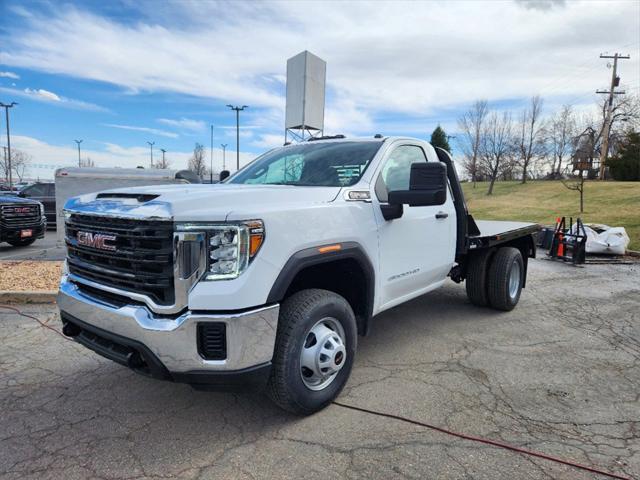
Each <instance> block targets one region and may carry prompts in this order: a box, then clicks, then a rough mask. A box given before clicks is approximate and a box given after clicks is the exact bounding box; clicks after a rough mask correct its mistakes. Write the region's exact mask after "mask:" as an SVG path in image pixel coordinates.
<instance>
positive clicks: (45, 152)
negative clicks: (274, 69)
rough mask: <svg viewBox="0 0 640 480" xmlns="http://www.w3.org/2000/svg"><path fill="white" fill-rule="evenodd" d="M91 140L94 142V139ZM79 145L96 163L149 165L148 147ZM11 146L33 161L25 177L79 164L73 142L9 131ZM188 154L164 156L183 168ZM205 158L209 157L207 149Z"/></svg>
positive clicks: (232, 160) (218, 162)
mask: <svg viewBox="0 0 640 480" xmlns="http://www.w3.org/2000/svg"><path fill="white" fill-rule="evenodd" d="M93 143H94V144H95V142H93ZM82 145H83V148H82V158H83V159H86V158H91V160H93V161H94V163H95V165H96V167H121V168H135V167H137V166H138V165H141V166H144V167H145V168H146V167H148V166H149V162H150V158H149V156H150V155H149V148H148V147H147V148H145V147H142V146H140V147H124V146H121V145H117V144H114V143H104V144H101V145H104V148H103V149H95V148H93V149H92V148H85V147H84V146H85V145H86V143H83V144H82ZM11 146H12V147H15V148H16V149H18V150H22V151H24V152H26V153H28V154H29V155H31V157H32V161H31V164H30V166H29V168H28V169H27V177H29V178H33V179H35V178H41V179H44V178H53V174H54V171H55V169H56V168H62V167H74V166H77V164H78V150H77V147H76V146H75V145H69V146H66V145H52V144H50V143H47V142H44V141H42V140H39V139H37V138H34V137H29V136H24V135H12V136H11ZM155 153H156V152H155V151H154V158H158V157H156V154H155ZM191 154H192V152H190V151H187V152H185V151H168V152H167V153H166V158H167V160H169V161H170V162H171V168H172V169H185V168H187V165H188V160H189V157H190V156H191ZM254 158H255V155H254V154H252V153H245V152H240V165H241V166H243V165H245V164H246V163H248V162H250V161H251V160H253V159H254ZM207 160H209V150H208V149H207ZM208 163H209V162H207V164H208ZM235 164H236V153H235V149H233V148H231V149H227V167H234V166H235ZM213 168H214V171H220V170H222V149H221V148H215V149H214V150H213ZM232 170H235V168H233V169H232Z"/></svg>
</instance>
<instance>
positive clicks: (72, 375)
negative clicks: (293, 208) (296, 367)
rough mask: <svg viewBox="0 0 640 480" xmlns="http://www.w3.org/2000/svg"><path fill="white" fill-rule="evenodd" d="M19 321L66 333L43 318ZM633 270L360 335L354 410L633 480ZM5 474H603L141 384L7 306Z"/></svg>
mask: <svg viewBox="0 0 640 480" xmlns="http://www.w3.org/2000/svg"><path fill="white" fill-rule="evenodd" d="M21 308H22V310H23V311H24V312H27V313H29V314H32V315H35V316H37V317H38V318H39V319H41V320H42V321H44V322H47V325H49V326H51V327H53V328H56V329H58V330H59V329H60V323H59V320H58V317H57V315H56V312H55V310H54V307H52V306H34V305H24V306H22V307H21ZM639 386H640V266H639V265H637V264H636V265H589V266H587V267H584V268H576V267H572V266H569V265H563V264H558V263H553V262H551V261H546V260H536V261H534V262H532V264H531V265H530V277H529V283H528V286H527V288H526V290H525V291H524V293H523V295H522V298H521V301H520V304H519V305H518V307H517V308H516V309H515V310H514V311H512V312H508V313H503V312H495V311H492V310H489V309H482V308H477V307H473V306H472V305H471V304H469V302H468V301H467V299H466V296H465V292H464V286H463V285H456V284H453V283H448V284H447V285H446V286H445V287H444V288H442V289H441V290H439V291H436V292H432V293H430V294H428V295H425V296H423V297H421V298H419V299H416V300H414V301H412V302H409V303H407V304H405V305H402V306H400V307H397V308H395V309H393V310H391V311H389V312H386V313H384V314H382V315H380V316H379V317H377V318H376V319H375V321H374V325H373V331H372V333H371V335H370V336H369V337H366V338H360V339H359V345H358V353H357V359H356V362H355V367H354V370H353V373H352V377H351V379H350V381H349V383H348V385H347V387H346V389H345V390H344V392H343V393H342V395H341V396H340V399H339V400H340V401H341V402H344V403H346V404H350V405H356V406H360V407H364V408H369V409H374V410H377V411H381V412H387V413H391V414H396V415H403V416H406V417H409V418H412V419H416V420H420V421H423V422H429V423H432V424H435V425H438V426H441V427H445V428H448V429H452V430H455V431H459V432H464V433H467V434H471V435H475V436H482V437H485V438H489V439H493V440H498V441H502V442H507V443H509V444H513V445H516V446H519V447H524V448H527V449H532V450H536V451H540V452H544V453H546V454H549V455H554V456H557V457H560V458H564V459H568V460H572V461H576V462H579V463H582V464H586V465H591V466H596V467H598V468H601V469H603V470H607V471H610V472H615V473H616V474H618V475H622V476H626V477H629V478H639V477H640V438H639V435H640V433H639V431H640V429H639V427H640V425H639V423H640V401H639V399H640V397H639V393H638V392H639ZM0 411H1V412H2V414H1V416H0V477H1V478H3V479H23V478H29V479H49V478H51V479H60V478H64V479H89V478H101V479H128V478H157V479H160V478H162V479H166V478H179V479H198V478H202V479H205V478H206V479H209V478H210V479H283V478H291V479H303V478H309V479H317V478H331V479H342V478H348V479H356V478H365V479H368V480H370V479H395V478H398V479H400V478H429V479H430V478H433V479H492V480H494V479H509V480H511V479H549V478H554V479H556V478H563V479H565V478H566V479H587V478H606V477H601V476H598V475H597V474H594V473H588V472H584V471H580V470H576V469H574V468H571V467H569V466H565V465H559V464H556V463H553V462H550V461H547V460H543V459H540V458H532V457H527V456H524V455H522V454H519V453H515V452H512V451H507V450H504V449H500V448H496V447H494V446H490V445H484V444H479V443H475V442H471V441H468V440H462V439H459V438H454V437H451V436H449V435H446V434H443V433H439V432H435V431H432V430H428V429H425V428H422V427H419V426H417V425H411V424H407V423H403V422H400V421H397V420H393V419H389V418H381V417H378V416H373V415H369V414H365V413H360V412H354V411H351V410H347V409H344V408H342V407H338V406H336V405H332V406H330V407H328V408H326V409H325V410H323V411H322V412H320V413H317V414H315V415H313V416H310V417H306V418H301V417H295V416H292V415H290V414H287V413H284V412H282V411H280V410H279V409H277V408H276V407H274V406H273V405H272V404H271V403H270V402H269V401H268V400H267V399H266V398H265V397H264V396H262V395H260V394H235V393H207V392H197V391H194V390H192V389H191V388H190V387H189V386H187V385H179V384H172V383H167V382H161V381H156V380H152V379H149V378H145V377H143V376H140V375H137V374H135V373H132V372H131V371H129V370H127V369H126V368H124V367H122V366H120V365H117V364H115V363H113V362H110V361H108V360H106V359H103V358H101V357H99V356H98V355H96V354H94V353H92V352H90V351H88V350H86V349H84V348H83V347H81V346H80V345H78V344H76V343H74V342H72V341H68V340H66V339H65V338H63V337H61V336H60V335H58V334H57V333H55V332H53V331H51V330H49V329H45V328H43V327H42V326H40V325H39V324H38V323H36V322H35V321H33V320H30V319H27V318H24V317H21V316H19V315H17V314H15V313H12V312H10V311H8V310H6V309H5V310H3V309H0Z"/></svg>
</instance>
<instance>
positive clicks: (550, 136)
mask: <svg viewBox="0 0 640 480" xmlns="http://www.w3.org/2000/svg"><path fill="white" fill-rule="evenodd" d="M575 135H576V119H575V116H574V114H573V108H572V107H571V105H563V107H562V109H561V110H560V111H559V112H557V113H556V114H555V115H554V116H553V117H552V118H551V121H550V122H549V125H548V127H547V129H546V131H545V137H546V138H545V140H546V144H547V148H548V151H549V153H550V154H551V155H552V163H551V176H552V177H560V176H562V175H561V172H562V169H563V161H564V160H565V159H566V160H568V159H569V157H570V155H571V153H572V151H573V139H574V137H575Z"/></svg>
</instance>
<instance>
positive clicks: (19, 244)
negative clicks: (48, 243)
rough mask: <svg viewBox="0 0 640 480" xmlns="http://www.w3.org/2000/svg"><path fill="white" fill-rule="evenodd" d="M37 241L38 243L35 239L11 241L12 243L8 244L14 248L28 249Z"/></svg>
mask: <svg viewBox="0 0 640 480" xmlns="http://www.w3.org/2000/svg"><path fill="white" fill-rule="evenodd" d="M35 241H36V239H35V238H29V239H27V240H11V241H8V242H7V243H8V244H10V245H13V246H14V247H26V246H29V245H31V244H32V243H33V242H35Z"/></svg>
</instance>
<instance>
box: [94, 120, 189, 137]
mask: <svg viewBox="0 0 640 480" xmlns="http://www.w3.org/2000/svg"><path fill="white" fill-rule="evenodd" d="M103 125H104V126H105V127H111V128H119V129H121V130H131V131H134V132H144V133H149V134H151V135H158V136H160V137H168V138H178V134H177V133H174V132H168V131H167V130H160V129H157V128H149V127H136V126H132V125H118V124H115V123H104V124H103Z"/></svg>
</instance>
